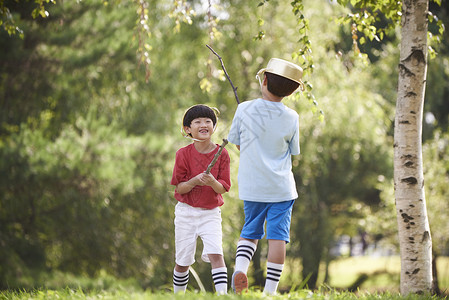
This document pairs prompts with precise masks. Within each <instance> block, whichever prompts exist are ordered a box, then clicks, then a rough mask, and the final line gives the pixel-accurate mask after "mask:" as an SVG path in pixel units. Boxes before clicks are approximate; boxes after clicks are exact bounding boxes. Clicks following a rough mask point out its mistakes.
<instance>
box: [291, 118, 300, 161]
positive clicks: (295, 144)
mask: <svg viewBox="0 0 449 300" xmlns="http://www.w3.org/2000/svg"><path fill="white" fill-rule="evenodd" d="M289 148H290V153H291V155H298V154H299V153H300V148H299V116H296V121H295V128H294V131H293V137H292V139H291V140H290V144H289Z"/></svg>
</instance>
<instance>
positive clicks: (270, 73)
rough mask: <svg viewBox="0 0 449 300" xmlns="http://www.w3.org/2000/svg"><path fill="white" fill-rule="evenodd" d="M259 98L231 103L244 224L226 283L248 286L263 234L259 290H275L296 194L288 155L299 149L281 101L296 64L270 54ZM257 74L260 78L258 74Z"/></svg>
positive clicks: (297, 77)
mask: <svg viewBox="0 0 449 300" xmlns="http://www.w3.org/2000/svg"><path fill="white" fill-rule="evenodd" d="M257 77H258V78H259V81H261V82H260V83H261V92H262V98H259V99H255V100H251V101H246V102H243V103H241V104H240V105H239V106H238V107H237V111H236V112H235V116H234V119H233V121H232V125H231V130H230V132H229V136H228V140H229V142H231V143H233V144H235V145H237V148H238V149H239V150H240V164H239V173H238V182H239V198H240V199H242V200H244V212H245V224H244V225H243V229H242V232H241V235H240V239H239V242H238V244H237V251H236V259H235V267H234V274H233V276H232V282H231V285H232V288H233V289H234V291H235V292H236V293H241V292H242V291H243V290H246V289H247V288H248V279H247V276H246V274H247V272H248V267H249V264H250V261H251V259H252V257H253V255H254V252H255V251H256V247H257V242H258V240H260V239H262V238H263V236H264V235H265V232H264V224H265V223H266V231H267V239H268V258H267V277H266V281H265V287H264V293H266V294H275V293H276V290H277V287H278V284H279V279H280V277H281V273H282V269H283V266H284V261H285V252H286V244H287V243H288V242H289V241H290V222H291V213H292V208H293V203H294V201H295V199H296V198H298V193H297V191H296V184H295V180H294V177H293V173H292V160H291V156H292V155H298V154H299V152H300V151H299V116H298V114H297V113H296V112H295V111H294V110H292V109H290V108H288V107H286V106H285V105H284V104H283V103H282V102H281V101H282V99H283V98H284V97H286V96H289V95H290V94H292V93H293V92H294V91H295V90H296V89H297V88H298V87H301V88H303V83H302V81H301V78H302V69H301V68H300V67H298V66H297V65H295V64H293V63H291V62H288V61H285V60H281V59H277V58H272V59H271V60H270V61H269V63H268V65H267V68H266V69H262V70H260V71H259V73H258V74H257ZM262 77H263V78H262Z"/></svg>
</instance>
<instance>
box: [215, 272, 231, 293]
mask: <svg viewBox="0 0 449 300" xmlns="http://www.w3.org/2000/svg"><path fill="white" fill-rule="evenodd" d="M212 279H213V281H214V285H215V292H216V293H217V294H218V295H224V294H227V293H228V269H227V268H226V267H221V268H216V269H212Z"/></svg>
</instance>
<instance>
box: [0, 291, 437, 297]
mask: <svg viewBox="0 0 449 300" xmlns="http://www.w3.org/2000/svg"><path fill="white" fill-rule="evenodd" d="M213 298H217V299H222V300H226V299H285V300H287V299H320V300H321V299H322V300H331V299H332V300H340V299H341V300H343V299H345V300H346V299H347V300H351V299H360V300H371V299H372V300H374V299H393V300H395V299H397V300H403V299H405V300H424V299H441V298H437V297H435V296H429V295H409V296H406V297H401V296H400V295H398V294H397V293H383V294H371V293H359V294H354V293H347V292H337V291H323V292H320V291H318V292H312V291H308V290H300V291H295V292H291V293H288V294H283V295H276V296H267V295H264V294H262V293H260V292H253V291H250V292H248V293H245V294H243V295H234V294H230V295H224V296H217V295H214V294H212V293H193V292H187V293H186V294H185V295H174V294H172V293H165V292H160V293H158V292H156V293H154V292H149V291H146V292H125V291H114V292H106V291H99V292H89V293H84V292H83V291H81V290H69V289H66V290H60V291H54V290H37V291H32V292H0V299H1V300H3V299H5V300H6V299H8V300H19V299H20V300H24V299H27V300H31V299H42V300H44V299H89V300H96V299H104V300H115V299H124V300H127V299H133V300H134V299H135V300H139V299H141V300H144V299H155V300H159V299H160V300H162V299H174V300H181V299H182V300H201V299H204V300H207V299H213Z"/></svg>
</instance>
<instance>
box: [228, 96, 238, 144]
mask: <svg viewBox="0 0 449 300" xmlns="http://www.w3.org/2000/svg"><path fill="white" fill-rule="evenodd" d="M239 108H240V105H239V106H237V110H236V111H235V115H234V119H233V120H232V124H231V129H230V130H229V134H228V141H229V142H231V143H233V144H234V145H240V122H241V117H240V109H239Z"/></svg>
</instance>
